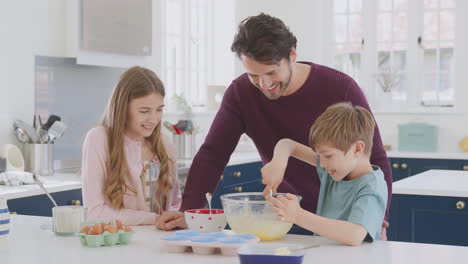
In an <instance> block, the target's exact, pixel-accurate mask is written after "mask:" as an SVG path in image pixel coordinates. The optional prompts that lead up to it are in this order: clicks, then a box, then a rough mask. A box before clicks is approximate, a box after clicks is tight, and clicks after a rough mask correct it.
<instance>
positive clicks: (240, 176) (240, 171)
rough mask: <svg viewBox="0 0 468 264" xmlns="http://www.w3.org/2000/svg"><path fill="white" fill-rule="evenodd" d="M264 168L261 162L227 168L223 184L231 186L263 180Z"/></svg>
mask: <svg viewBox="0 0 468 264" xmlns="http://www.w3.org/2000/svg"><path fill="white" fill-rule="evenodd" d="M262 166H263V164H262V163H261V162H253V163H246V164H241V165H234V166H229V167H226V169H225V170H224V173H223V178H222V182H223V184H224V185H231V184H236V183H242V182H247V181H251V180H258V179H261V178H262V175H261V173H260V169H261V168H262Z"/></svg>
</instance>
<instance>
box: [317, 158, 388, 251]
mask: <svg viewBox="0 0 468 264" xmlns="http://www.w3.org/2000/svg"><path fill="white" fill-rule="evenodd" d="M319 164H320V157H318V158H317V174H318V176H319V178H320V194H319V198H318V204H317V214H318V215H320V216H323V217H327V218H332V219H336V220H343V221H348V222H352V223H355V224H359V225H361V226H363V227H364V228H365V229H366V230H367V236H366V238H365V239H364V240H365V241H370V242H372V241H373V240H376V239H380V236H381V230H382V223H383V220H384V216H385V208H386V206H387V192H388V191H387V183H386V182H385V179H384V174H383V172H382V170H381V169H380V168H379V167H377V166H372V167H373V169H374V170H373V171H372V172H369V173H367V174H365V175H363V176H361V177H359V178H357V179H353V180H349V181H343V180H342V181H338V182H337V181H334V180H333V178H332V177H331V176H330V175H328V172H327V171H326V170H325V169H323V168H321V167H320V166H319Z"/></svg>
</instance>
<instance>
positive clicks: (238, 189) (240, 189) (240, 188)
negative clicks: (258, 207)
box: [234, 186, 242, 192]
mask: <svg viewBox="0 0 468 264" xmlns="http://www.w3.org/2000/svg"><path fill="white" fill-rule="evenodd" d="M234 191H236V192H242V186H237V187H234Z"/></svg>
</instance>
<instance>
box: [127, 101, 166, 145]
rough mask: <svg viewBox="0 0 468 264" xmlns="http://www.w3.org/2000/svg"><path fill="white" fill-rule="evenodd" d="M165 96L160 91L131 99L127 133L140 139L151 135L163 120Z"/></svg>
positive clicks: (135, 138) (133, 137)
mask: <svg viewBox="0 0 468 264" xmlns="http://www.w3.org/2000/svg"><path fill="white" fill-rule="evenodd" d="M163 107H164V97H163V96H161V95H160V94H158V93H151V94H149V95H147V96H143V97H140V98H135V99H133V100H131V101H130V104H129V107H128V114H127V122H126V126H125V134H126V135H127V136H128V137H130V138H132V139H134V140H138V141H143V140H144V139H145V138H146V137H149V136H150V135H151V134H152V133H153V131H154V128H155V127H156V126H157V125H158V124H159V122H161V118H162V113H163Z"/></svg>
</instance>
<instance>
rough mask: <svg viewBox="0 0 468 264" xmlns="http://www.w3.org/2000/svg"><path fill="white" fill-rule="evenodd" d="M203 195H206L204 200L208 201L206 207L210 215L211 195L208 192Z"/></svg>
mask: <svg viewBox="0 0 468 264" xmlns="http://www.w3.org/2000/svg"><path fill="white" fill-rule="evenodd" d="M205 196H206V201H207V202H208V209H210V216H211V198H212V197H213V196H212V195H211V193H209V192H207V193H206V194H205Z"/></svg>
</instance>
